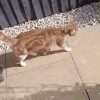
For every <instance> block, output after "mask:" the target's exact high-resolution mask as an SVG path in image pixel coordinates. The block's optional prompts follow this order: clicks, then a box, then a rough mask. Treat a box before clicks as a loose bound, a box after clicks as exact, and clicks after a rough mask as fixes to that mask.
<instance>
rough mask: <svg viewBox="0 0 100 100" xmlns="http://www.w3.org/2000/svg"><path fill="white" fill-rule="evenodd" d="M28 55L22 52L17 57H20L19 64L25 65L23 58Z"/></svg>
mask: <svg viewBox="0 0 100 100" xmlns="http://www.w3.org/2000/svg"><path fill="white" fill-rule="evenodd" d="M27 56H28V55H27V54H24V55H20V56H19V57H20V59H21V60H20V65H21V66H23V67H24V66H26V62H24V60H25V59H26V57H27Z"/></svg>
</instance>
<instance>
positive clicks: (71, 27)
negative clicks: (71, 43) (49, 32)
mask: <svg viewBox="0 0 100 100" xmlns="http://www.w3.org/2000/svg"><path fill="white" fill-rule="evenodd" d="M77 31H78V27H77V23H76V21H74V20H72V21H70V22H69V23H68V25H67V26H66V27H65V28H64V33H65V34H66V35H67V34H68V35H69V36H75V35H76V34H77Z"/></svg>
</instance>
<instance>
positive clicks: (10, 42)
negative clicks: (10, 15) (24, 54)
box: [0, 32, 16, 47]
mask: <svg viewBox="0 0 100 100" xmlns="http://www.w3.org/2000/svg"><path fill="white" fill-rule="evenodd" d="M0 40H1V41H3V42H5V43H6V44H8V45H9V46H10V47H11V46H12V45H14V43H15V41H16V40H15V39H13V38H11V37H9V36H7V35H5V34H4V33H3V32H0Z"/></svg>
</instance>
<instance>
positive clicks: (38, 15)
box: [32, 0, 43, 18]
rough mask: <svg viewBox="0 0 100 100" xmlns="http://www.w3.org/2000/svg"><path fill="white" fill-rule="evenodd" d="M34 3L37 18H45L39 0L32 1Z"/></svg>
mask: <svg viewBox="0 0 100 100" xmlns="http://www.w3.org/2000/svg"><path fill="white" fill-rule="evenodd" d="M32 3H33V7H34V10H35V14H36V17H37V18H41V17H43V13H42V10H41V6H40V3H39V0H32Z"/></svg>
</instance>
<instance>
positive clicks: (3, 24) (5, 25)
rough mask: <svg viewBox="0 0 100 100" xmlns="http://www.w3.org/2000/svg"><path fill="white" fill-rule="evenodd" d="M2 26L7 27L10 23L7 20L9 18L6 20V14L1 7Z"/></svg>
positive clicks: (0, 20)
mask: <svg viewBox="0 0 100 100" xmlns="http://www.w3.org/2000/svg"><path fill="white" fill-rule="evenodd" d="M0 26H1V27H2V28H5V27H8V26H9V24H8V22H7V20H6V18H5V16H4V14H3V12H2V10H1V8H0Z"/></svg>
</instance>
